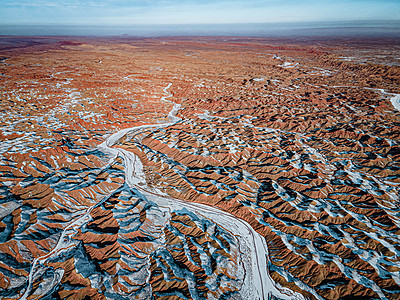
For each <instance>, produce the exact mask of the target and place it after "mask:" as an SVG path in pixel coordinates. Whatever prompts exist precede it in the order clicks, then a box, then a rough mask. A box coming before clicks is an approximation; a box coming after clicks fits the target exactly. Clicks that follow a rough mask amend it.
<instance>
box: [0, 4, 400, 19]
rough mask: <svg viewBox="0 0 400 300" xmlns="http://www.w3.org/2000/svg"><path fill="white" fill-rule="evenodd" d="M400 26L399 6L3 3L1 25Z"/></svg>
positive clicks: (0, 12)
mask: <svg viewBox="0 0 400 300" xmlns="http://www.w3.org/2000/svg"><path fill="white" fill-rule="evenodd" d="M353 20H400V0H319V1H318V0H217V1H215V0H214V1H211V0H79V1H78V0H65V1H58V0H0V24H40V25H41V24H52V25H54V24H60V25H65V24H71V25H81V24H85V25H130V24H185V23H186V24H190V23H192V24H193V23H194V24H207V23H264V22H265V23H269V22H303V21H304V22H306V21H311V22H313V21H316V22H318V21H353Z"/></svg>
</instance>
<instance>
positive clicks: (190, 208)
mask: <svg viewBox="0 0 400 300" xmlns="http://www.w3.org/2000/svg"><path fill="white" fill-rule="evenodd" d="M399 48H400V43H399V42H398V40H391V39H376V40H367V39H345V38H341V39H339V38H338V39H323V38H317V37H315V38H312V39H311V38H309V39H307V40H303V39H300V38H297V39H266V38H232V37H218V38H217V37H215V38H212V37H209V38H206V37H200V38H172V37H170V38H157V39H156V38H153V39H134V38H128V37H126V38H76V37H75V38H66V37H46V38H40V37H29V38H28V37H2V38H1V39H0V81H1V85H0V86H1V89H0V99H1V101H0V120H1V121H0V141H1V142H0V219H1V222H0V297H1V298H3V299H21V298H22V299H40V298H42V299H59V298H61V299H84V298H85V297H86V298H87V297H89V298H90V299H153V298H154V299H246V298H247V299H266V298H269V297H276V298H279V299H304V298H307V299H356V298H360V299H361V298H363V299H400V200H399V197H400V188H399V184H400V127H399V126H400V67H399V62H400V58H399V57H398V55H399V53H400V51H399Z"/></svg>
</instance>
